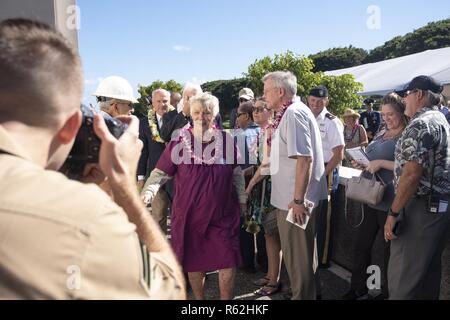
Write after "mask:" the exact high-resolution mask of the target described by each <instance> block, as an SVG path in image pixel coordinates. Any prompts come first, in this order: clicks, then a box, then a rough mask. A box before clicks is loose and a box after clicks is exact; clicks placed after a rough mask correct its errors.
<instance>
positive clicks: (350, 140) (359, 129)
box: [342, 109, 369, 166]
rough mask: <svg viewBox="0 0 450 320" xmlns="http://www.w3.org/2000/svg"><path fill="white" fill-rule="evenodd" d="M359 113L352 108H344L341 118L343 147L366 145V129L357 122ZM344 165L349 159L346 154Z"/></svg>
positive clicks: (348, 162)
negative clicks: (342, 120) (342, 122)
mask: <svg viewBox="0 0 450 320" xmlns="http://www.w3.org/2000/svg"><path fill="white" fill-rule="evenodd" d="M359 117H360V115H359V113H357V112H356V111H354V110H352V109H346V110H345V111H344V115H343V116H342V118H343V119H344V123H345V125H344V140H345V149H351V148H356V147H367V145H368V143H369V142H368V140H367V133H366V129H364V127H363V126H361V125H360V124H359V123H358V119H359ZM344 165H346V166H349V165H350V160H349V159H348V158H347V156H346V157H345V159H344Z"/></svg>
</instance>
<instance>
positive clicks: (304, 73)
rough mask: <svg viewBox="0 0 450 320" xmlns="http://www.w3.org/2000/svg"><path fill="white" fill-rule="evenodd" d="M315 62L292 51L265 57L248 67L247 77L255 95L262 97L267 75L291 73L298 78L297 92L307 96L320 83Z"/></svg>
mask: <svg viewBox="0 0 450 320" xmlns="http://www.w3.org/2000/svg"><path fill="white" fill-rule="evenodd" d="M313 68H314V64H313V61H312V60H311V59H309V58H306V57H304V56H301V55H296V54H294V53H293V52H291V51H287V52H286V53H285V54H276V55H275V56H274V57H273V58H272V57H269V56H267V57H264V58H262V59H261V60H256V61H255V62H254V63H253V64H252V65H250V66H249V67H248V71H247V73H246V74H245V76H246V77H247V78H248V79H249V82H250V84H251V88H253V89H254V91H255V94H257V95H262V93H263V83H262V81H261V79H262V77H264V75H265V74H267V73H269V72H273V71H285V70H289V71H291V72H292V73H293V74H294V75H295V76H296V77H297V92H298V94H299V95H302V96H305V95H306V94H307V93H308V91H309V90H310V89H311V88H312V87H314V86H315V85H317V84H318V83H319V82H320V74H316V73H314V72H313V71H312V70H313Z"/></svg>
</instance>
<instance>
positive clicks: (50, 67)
mask: <svg viewBox="0 0 450 320" xmlns="http://www.w3.org/2000/svg"><path fill="white" fill-rule="evenodd" d="M82 92H83V75H82V69H81V61H80V57H79V55H78V53H77V52H76V51H75V50H74V48H73V47H72V45H71V44H70V43H69V42H68V41H67V40H66V39H65V38H64V36H63V35H62V34H60V33H58V32H57V31H55V30H53V29H52V28H51V27H50V26H48V25H46V24H44V23H40V22H36V21H32V20H28V19H10V20H5V21H3V22H1V23H0V114H1V119H2V122H6V121H19V122H23V123H25V124H27V125H31V126H38V127H51V126H54V125H56V124H57V123H58V121H59V119H60V117H61V115H63V114H65V113H68V112H72V111H74V110H76V108H79V107H80V102H81V101H80V100H81V96H82Z"/></svg>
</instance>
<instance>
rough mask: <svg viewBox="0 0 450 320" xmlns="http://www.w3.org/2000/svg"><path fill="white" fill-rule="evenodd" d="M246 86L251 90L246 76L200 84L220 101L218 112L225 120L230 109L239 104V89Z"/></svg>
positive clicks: (228, 115)
mask: <svg viewBox="0 0 450 320" xmlns="http://www.w3.org/2000/svg"><path fill="white" fill-rule="evenodd" d="M245 87H248V88H250V89H252V90H253V87H252V86H251V85H250V82H249V80H248V79H247V78H239V79H232V80H217V81H210V82H206V83H204V84H202V89H203V91H208V92H211V93H212V94H213V95H214V96H216V97H217V98H218V99H219V101H220V114H221V116H222V119H224V120H225V121H226V120H228V119H229V117H230V112H231V110H232V109H234V108H237V107H238V105H239V100H238V98H239V97H238V94H239V90H241V89H242V88H245Z"/></svg>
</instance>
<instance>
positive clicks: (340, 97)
mask: <svg viewBox="0 0 450 320" xmlns="http://www.w3.org/2000/svg"><path fill="white" fill-rule="evenodd" d="M320 82H321V84H323V85H324V86H325V87H327V89H328V94H329V99H330V103H329V105H328V107H327V109H328V110H329V111H330V112H331V113H332V114H335V115H342V114H343V113H344V111H345V109H347V108H351V109H356V108H358V107H359V106H360V105H361V103H362V97H361V96H359V95H358V94H357V93H358V92H360V91H362V90H363V85H362V84H361V83H359V82H356V81H355V78H354V77H353V75H351V74H344V75H342V76H326V75H324V76H323V77H322V79H321V81H320Z"/></svg>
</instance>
